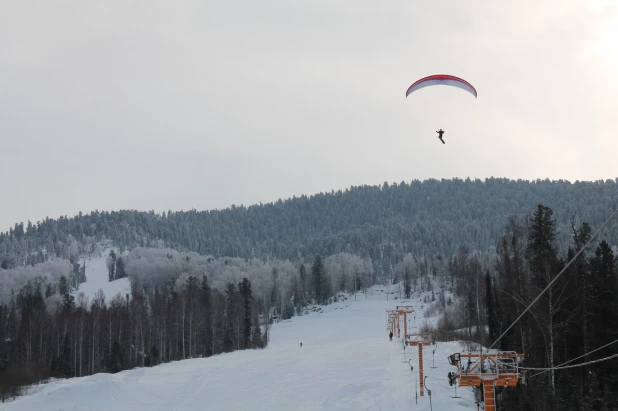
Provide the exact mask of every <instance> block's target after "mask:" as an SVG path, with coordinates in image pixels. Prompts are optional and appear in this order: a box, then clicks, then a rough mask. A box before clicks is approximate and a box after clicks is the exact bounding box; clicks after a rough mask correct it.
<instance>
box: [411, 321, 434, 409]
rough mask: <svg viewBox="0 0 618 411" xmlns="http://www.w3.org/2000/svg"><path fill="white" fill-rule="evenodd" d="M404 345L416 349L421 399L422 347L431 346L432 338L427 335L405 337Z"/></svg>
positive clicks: (423, 383) (422, 380) (422, 393)
mask: <svg viewBox="0 0 618 411" xmlns="http://www.w3.org/2000/svg"><path fill="white" fill-rule="evenodd" d="M405 343H406V345H408V346H411V347H418V376H419V381H420V391H421V397H422V396H424V395H425V390H424V387H425V379H424V378H423V371H424V369H423V347H424V346H426V345H431V344H433V336H432V335H431V334H428V333H423V334H408V335H406V341H405Z"/></svg>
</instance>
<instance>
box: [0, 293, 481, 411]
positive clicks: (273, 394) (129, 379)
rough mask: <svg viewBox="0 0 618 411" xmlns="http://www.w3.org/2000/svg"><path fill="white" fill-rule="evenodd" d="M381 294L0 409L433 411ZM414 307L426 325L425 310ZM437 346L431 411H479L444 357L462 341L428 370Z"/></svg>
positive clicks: (446, 348) (48, 387) (42, 389)
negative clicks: (234, 343) (232, 347)
mask: <svg viewBox="0 0 618 411" xmlns="http://www.w3.org/2000/svg"><path fill="white" fill-rule="evenodd" d="M382 289H383V287H374V288H372V289H371V290H370V294H369V295H367V296H365V295H364V294H358V295H357V301H354V297H352V298H351V299H350V298H349V299H347V300H345V301H340V302H338V303H335V304H332V305H329V306H326V307H321V310H316V311H315V312H310V313H309V314H308V315H304V316H300V317H294V318H293V319H292V320H288V321H285V322H282V323H278V324H274V325H273V326H272V328H271V341H270V345H269V346H268V347H267V348H266V349H264V350H248V351H236V352H233V353H229V354H223V355H217V356H214V357H210V358H202V359H191V360H184V361H178V362H174V363H168V364H163V365H160V366H157V367H153V368H139V369H134V370H129V371H123V372H121V373H118V374H96V375H93V376H89V377H82V378H74V379H68V380H57V381H54V382H51V383H48V384H43V385H41V386H38V387H36V388H35V389H33V390H32V391H33V392H32V393H31V394H30V395H27V396H25V397H21V398H18V399H17V400H16V401H14V402H12V403H7V404H3V405H0V410H5V411H13V410H110V409H111V410H114V411H121V410H132V411H140V410H269V411H274V410H285V411H289V410H385V411H386V410H388V411H396V410H411V409H414V410H429V409H430V402H429V401H430V399H429V396H428V395H427V392H425V396H424V397H420V396H419V397H418V404H417V403H416V401H417V398H416V395H415V392H416V391H417V384H418V373H417V370H418V351H417V349H411V348H410V347H408V348H407V349H406V350H404V349H403V346H402V344H401V343H400V342H396V341H394V340H393V341H392V342H390V341H389V340H388V336H387V331H386V312H385V310H386V309H390V308H394V307H395V306H396V305H400V304H404V303H406V301H405V300H404V301H402V300H393V295H391V296H390V299H389V301H388V302H387V301H386V295H385V294H384V292H383V291H380V290H382ZM410 303H411V304H413V305H415V306H416V307H417V317H416V320H415V325H416V326H417V327H419V326H421V325H422V324H421V323H422V322H423V320H424V319H423V310H422V309H421V308H420V307H421V305H423V304H422V303H421V301H420V299H419V298H415V299H413V300H411V301H410ZM425 308H426V306H425ZM434 320H435V318H430V319H428V321H429V322H430V323H431V322H433V321H434ZM416 330H418V328H417V329H416ZM301 342H302V343H303V344H302V347H301V346H300V343H301ZM433 348H434V347H426V348H425V353H424V359H425V360H424V363H425V375H427V376H429V378H428V379H427V386H428V388H429V389H431V391H432V397H431V401H432V406H433V410H438V411H439V410H476V408H477V407H476V405H475V404H474V400H473V397H474V396H473V393H472V390H471V389H469V388H467V389H466V388H458V390H457V394H458V395H459V396H461V398H457V399H454V398H451V396H453V395H454V389H453V387H450V386H449V385H448V382H447V381H446V375H447V373H448V372H449V371H454V367H452V366H450V365H449V364H448V362H447V359H446V357H447V355H449V354H451V353H453V352H460V351H462V348H461V346H460V344H459V343H455V342H452V343H440V342H438V344H437V350H436V354H435V366H436V368H430V367H431V366H432V350H433ZM408 360H411V361H410V362H411V364H412V365H413V366H414V370H415V371H414V372H410V367H409V365H408Z"/></svg>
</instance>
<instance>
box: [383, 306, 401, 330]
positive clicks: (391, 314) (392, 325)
mask: <svg viewBox="0 0 618 411" xmlns="http://www.w3.org/2000/svg"><path fill="white" fill-rule="evenodd" d="M386 312H387V313H388V325H387V327H386V330H387V331H390V332H392V333H393V335H395V332H396V331H397V324H399V313H398V312H397V310H386Z"/></svg>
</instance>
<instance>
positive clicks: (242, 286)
mask: <svg viewBox="0 0 618 411" xmlns="http://www.w3.org/2000/svg"><path fill="white" fill-rule="evenodd" d="M238 291H239V294H240V298H241V299H242V309H243V334H242V341H243V347H245V348H249V347H250V346H251V302H252V300H253V297H252V296H251V282H250V281H249V280H248V279H247V278H246V277H245V278H243V279H242V282H240V283H239V284H238Z"/></svg>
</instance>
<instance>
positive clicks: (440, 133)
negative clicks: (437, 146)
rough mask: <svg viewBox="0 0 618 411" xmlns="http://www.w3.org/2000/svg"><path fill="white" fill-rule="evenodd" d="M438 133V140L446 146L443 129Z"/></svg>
mask: <svg viewBox="0 0 618 411" xmlns="http://www.w3.org/2000/svg"><path fill="white" fill-rule="evenodd" d="M436 133H438V138H439V139H440V141H441V142H442V144H446V143H445V142H444V140H442V134H444V131H443V130H442V129H440V130H439V131H436Z"/></svg>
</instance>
